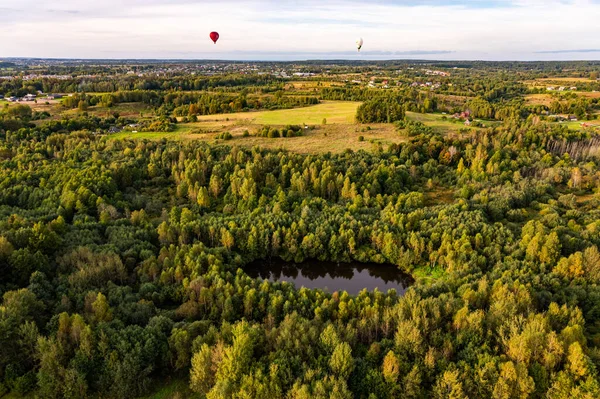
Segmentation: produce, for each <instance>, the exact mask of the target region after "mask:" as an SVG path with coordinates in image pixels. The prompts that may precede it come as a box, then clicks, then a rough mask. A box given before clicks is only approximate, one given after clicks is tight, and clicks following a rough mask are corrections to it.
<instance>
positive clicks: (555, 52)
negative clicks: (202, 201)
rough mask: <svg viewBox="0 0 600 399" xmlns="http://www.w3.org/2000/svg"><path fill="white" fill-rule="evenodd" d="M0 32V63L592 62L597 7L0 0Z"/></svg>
mask: <svg viewBox="0 0 600 399" xmlns="http://www.w3.org/2000/svg"><path fill="white" fill-rule="evenodd" d="M0 27H1V29H0V58H3V57H35V58H38V57H39V58H96V59H107V58H117V59H122V58H146V59H222V60H307V59H364V60H377V59H436V60H449V59H451V60H600V0H543V1H542V0H471V1H468V0H467V1H457V0H421V1H417V0H373V1H366V0H365V1H358V0H212V1H207V0H59V1H48V0H0ZM211 31H218V32H219V33H220V35H221V38H220V40H219V42H218V43H217V44H216V45H215V44H213V43H212V41H211V40H210V39H209V37H208V35H209V33H210V32H211ZM360 37H362V38H363V39H364V46H363V49H362V51H361V52H360V53H358V52H357V51H356V45H355V42H356V40H357V39H358V38H360Z"/></svg>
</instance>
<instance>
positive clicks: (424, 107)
mask: <svg viewBox="0 0 600 399" xmlns="http://www.w3.org/2000/svg"><path fill="white" fill-rule="evenodd" d="M321 99H323V100H335V101H373V102H374V101H382V102H386V103H390V104H391V103H392V102H396V103H399V104H401V105H402V107H403V108H404V110H405V111H414V112H421V113H425V112H433V111H436V110H437V99H436V98H435V96H434V95H433V94H432V93H423V92H420V91H418V90H413V89H408V90H390V91H381V90H374V89H365V88H342V87H325V88H323V89H322V90H321Z"/></svg>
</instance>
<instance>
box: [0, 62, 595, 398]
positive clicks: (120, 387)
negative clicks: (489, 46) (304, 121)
mask: <svg viewBox="0 0 600 399" xmlns="http://www.w3.org/2000/svg"><path fill="white" fill-rule="evenodd" d="M490 68H492V66H490ZM240 84H242V85H250V84H251V83H249V82H247V81H244V82H243V83H240ZM123 89H126V90H130V89H131V88H123ZM194 89H197V88H194ZM489 89H493V87H492V86H490V88H489ZM153 90H154V89H153ZM486 90H487V89H486ZM519 90H520V89H519V87H518V85H517V84H515V86H514V87H513V85H512V83H510V84H509V85H508V86H507V87H506V90H501V92H498V93H497V94H496V95H495V97H496V98H492V97H494V96H489V97H488V98H487V99H484V98H483V97H478V98H477V99H476V100H473V102H472V103H471V104H470V105H469V107H470V109H471V110H473V112H476V113H484V114H485V113H486V111H485V107H484V106H483V105H481V103H476V101H478V102H483V101H485V102H486V103H487V104H492V106H493V107H494V112H496V113H497V112H498V110H505V109H508V108H510V107H512V106H513V105H508V104H511V103H510V102H511V101H514V98H513V96H515V95H516V94H515V93H518V92H519ZM149 93H152V91H149V92H147V93H146V94H148V96H149V97H148V98H151V97H153V95H152V94H149ZM385 93H391V92H385ZM411 93H413V92H409V91H406V96H408V97H410V98H406V99H405V97H402V96H400V97H397V95H398V94H385V95H383V94H382V95H379V96H377V97H373V98H369V91H368V90H362V89H350V88H343V89H323V90H322V91H321V97H322V98H324V99H344V100H350V98H348V96H352V97H355V96H359V97H361V98H353V99H359V100H361V101H364V103H363V105H361V107H360V108H359V111H358V114H357V118H359V119H360V121H364V122H368V123H371V122H385V123H391V122H398V126H399V129H404V130H407V131H408V132H409V134H408V135H407V137H406V140H405V141H404V142H402V143H400V144H390V145H386V146H383V145H380V146H378V147H376V148H375V150H373V151H371V152H367V151H362V150H361V151H354V150H352V149H348V150H346V151H342V152H339V153H332V152H328V151H323V152H322V153H313V154H309V153H299V152H293V151H283V150H273V149H271V150H269V149H264V148H260V147H253V148H250V147H244V146H240V145H237V144H236V143H235V140H234V141H232V142H231V143H230V142H227V143H225V144H223V143H221V144H216V145H214V144H207V143H205V142H201V141H196V140H167V139H158V140H137V139H112V138H111V137H110V136H107V135H104V134H95V133H96V132H97V131H101V130H104V129H108V127H109V126H111V125H114V124H116V123H121V124H126V123H129V122H130V121H128V120H127V119H126V118H122V117H117V116H114V115H113V116H110V115H109V116H107V117H97V116H91V115H86V114H85V113H84V112H82V113H81V114H79V115H78V116H77V117H71V118H63V119H56V120H49V121H45V120H35V118H34V113H33V112H32V110H31V108H29V107H26V106H10V107H7V108H6V109H4V110H3V111H2V115H1V117H0V276H1V279H0V296H1V298H2V299H1V302H0V396H2V395H4V394H7V393H12V394H13V395H15V396H16V397H20V396H26V395H34V396H33V397H35V395H37V397H40V398H87V397H103V398H104V397H106V398H134V397H139V396H142V395H146V394H148V393H149V392H151V391H152V389H153V387H155V386H156V385H157V384H158V385H160V384H161V382H162V381H165V380H167V379H169V378H178V379H183V380H185V381H186V384H187V385H188V386H189V390H190V392H191V394H192V395H196V396H192V397H198V398H204V397H206V398H210V399H216V398H293V399H300V398H340V399H342V398H364V399H374V398H397V397H406V398H429V397H432V398H466V397H468V398H497V399H509V398H554V399H559V398H560V399H567V398H569V399H570V398H585V399H588V398H589V399H591V398H598V397H600V376H599V374H598V367H600V350H599V346H600V287H599V285H598V284H600V251H599V250H598V247H599V246H600V210H599V209H600V198H599V197H598V196H597V194H596V193H597V189H598V187H599V185H600V170H599V168H598V158H597V157H596V156H595V155H596V154H597V143H598V141H597V133H595V132H594V131H593V130H588V129H582V130H580V131H577V132H576V131H573V130H569V129H568V128H567V127H566V126H561V125H557V124H551V123H549V122H546V121H543V120H540V118H534V117H532V116H530V115H529V114H528V113H526V112H523V113H521V112H520V111H518V112H512V113H510V115H507V117H506V120H504V121H503V123H501V124H497V125H494V126H493V127H489V128H486V129H481V130H478V131H476V132H474V133H473V134H465V135H444V134H441V133H439V132H438V131H436V130H435V129H434V128H431V127H427V126H425V125H423V124H420V123H414V122H409V121H406V120H405V116H406V115H405V111H410V110H411V109H412V108H411V107H425V108H427V109H428V110H431V111H432V110H434V109H435V108H436V103H435V101H432V98H433V97H432V96H431V95H423V94H418V93H417V94H416V95H413V94H414V93H413V94H411ZM88 95H89V94H86V96H88ZM119 95H121V94H118V93H114V94H113V95H111V96H110V101H115V102H116V100H115V99H117V98H119ZM182 95H183V94H177V95H173V94H169V93H161V94H160V95H157V97H156V98H162V100H161V101H164V99H165V98H166V96H173V97H172V100H169V101H168V102H167V103H169V104H173V105H174V107H173V108H172V112H175V113H181V114H182V115H183V114H185V115H186V116H187V115H195V114H196V111H195V110H194V111H192V107H193V106H198V107H199V105H200V104H203V102H204V101H205V100H206V99H207V98H209V97H206V96H208V94H204V95H202V96H191V97H186V98H185V99H184V98H183V97H181V96H182ZM221 95H224V94H219V95H218V96H221ZM89 96H90V97H91V96H93V95H89ZM394 96H396V97H394ZM334 97H335V98H334ZM342 97H343V98H342ZM210 98H212V97H210ZM219 98H220V97H219ZM283 98H285V97H283ZM88 100H89V98H88V97H81V98H77V103H78V104H77V106H78V105H79V101H88ZM108 100H109V98H108V97H107V96H101V101H108ZM139 101H142V102H143V101H144V100H139ZM207 101H208V100H207ZM299 101H304V100H299ZM307 101H313V100H307ZM426 104H427V106H425V105H426ZM162 105H163V104H162V103H160V104H159V103H157V104H156V106H157V107H160V106H162ZM507 107H508V108H507ZM517 108H518V107H517ZM199 109H200V108H198V111H197V113H198V114H202V111H200V110H199ZM518 109H519V110H520V109H521V108H518ZM178 110H181V112H180V111H178ZM382 110H383V111H384V112H383V113H382ZM184 111H187V112H184ZM372 115H375V116H372ZM492 116H493V115H492ZM486 117H490V115H486ZM363 118H364V119H363ZM119 119H121V122H118V121H119ZM302 129H303V126H298V125H288V126H282V127H277V128H270V127H263V128H262V130H260V132H259V135H260V136H262V137H266V138H275V137H280V136H283V135H285V136H286V137H291V138H292V137H296V136H300V135H302ZM404 130H403V131H404ZM275 131H276V132H277V136H275ZM398 134H400V133H398ZM567 151H569V153H567ZM271 258H281V259H283V260H286V261H289V262H301V261H303V260H307V259H317V260H322V261H334V262H348V261H358V262H365V263H366V262H375V263H380V264H386V265H388V267H392V268H398V269H400V270H402V271H403V272H406V273H410V274H411V275H413V276H414V279H415V283H414V284H413V285H412V286H411V287H410V288H409V289H408V290H407V291H406V293H404V295H400V294H399V293H398V292H395V291H394V290H390V291H388V292H381V291H378V290H375V291H371V292H370V291H367V290H363V291H362V292H361V293H360V294H359V295H357V296H351V295H348V293H346V292H333V293H331V292H327V291H325V290H320V289H315V290H310V289H306V288H300V287H294V286H293V285H292V284H290V283H286V282H269V281H263V280H261V279H253V278H251V277H249V275H248V274H246V272H245V271H244V268H245V266H246V265H247V264H248V263H250V262H253V261H261V260H265V261H267V260H268V259H271Z"/></svg>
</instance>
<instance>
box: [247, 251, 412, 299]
mask: <svg viewBox="0 0 600 399" xmlns="http://www.w3.org/2000/svg"><path fill="white" fill-rule="evenodd" d="M244 270H245V271H246V273H247V274H248V275H249V276H250V277H252V278H259V277H260V278H262V279H263V280H269V281H272V282H277V281H280V282H281V281H287V282H290V283H294V284H295V285H296V288H300V287H306V288H311V289H313V288H320V289H322V290H324V291H327V292H330V293H333V292H335V291H342V290H343V291H347V292H348V293H349V294H350V295H357V294H358V293H359V292H360V291H362V290H363V289H364V288H366V289H367V290H369V291H373V290H374V289H375V288H377V289H378V290H379V291H383V292H386V291H387V290H389V289H391V288H394V289H396V292H397V293H398V294H403V293H404V291H406V289H407V288H408V287H409V286H410V285H411V284H412V283H413V279H412V277H411V276H409V275H407V274H405V273H402V272H401V271H400V270H398V267H397V266H394V265H382V264H377V263H359V262H351V263H335V262H321V261H318V260H310V261H306V262H303V263H294V262H286V261H284V260H281V259H272V260H257V261H254V262H252V263H249V264H247V265H246V266H245V267H244Z"/></svg>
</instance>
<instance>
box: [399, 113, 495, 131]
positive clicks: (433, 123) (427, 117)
mask: <svg viewBox="0 0 600 399" xmlns="http://www.w3.org/2000/svg"><path fill="white" fill-rule="evenodd" d="M444 116H446V117H447V118H448V119H446V120H444V119H443V117H444ZM406 117H407V118H408V119H410V120H412V121H416V122H421V123H423V124H425V125H427V126H429V127H432V128H433V129H434V130H437V131H438V132H439V133H442V134H448V133H458V132H460V130H461V129H463V128H467V129H474V130H479V129H483V128H476V127H473V126H465V124H464V123H463V122H460V121H454V120H453V119H452V117H451V116H448V115H443V114H420V113H417V112H407V113H406ZM482 123H483V124H485V126H486V127H490V126H492V125H494V124H497V123H498V122H493V121H492V122H490V121H482Z"/></svg>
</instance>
